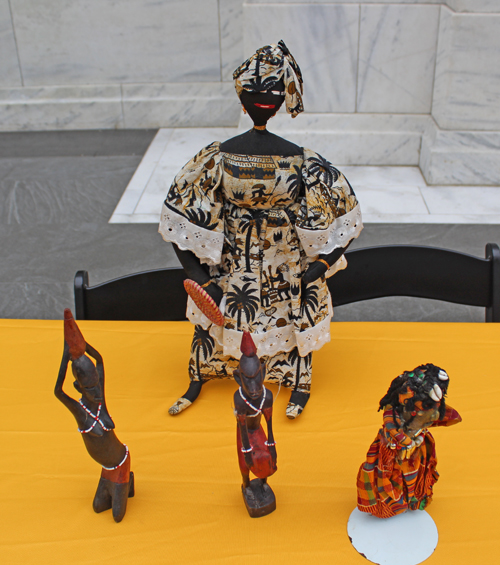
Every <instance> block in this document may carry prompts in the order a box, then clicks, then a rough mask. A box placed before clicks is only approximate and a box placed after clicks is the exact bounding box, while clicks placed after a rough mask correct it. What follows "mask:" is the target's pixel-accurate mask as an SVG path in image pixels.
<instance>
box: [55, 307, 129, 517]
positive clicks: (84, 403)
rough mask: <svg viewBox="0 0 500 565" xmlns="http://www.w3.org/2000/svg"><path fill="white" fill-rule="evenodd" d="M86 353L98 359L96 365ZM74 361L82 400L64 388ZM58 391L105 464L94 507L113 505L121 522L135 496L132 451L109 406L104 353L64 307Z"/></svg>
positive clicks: (92, 453) (99, 509)
mask: <svg viewBox="0 0 500 565" xmlns="http://www.w3.org/2000/svg"><path fill="white" fill-rule="evenodd" d="M86 354H88V355H90V356H91V357H92V358H93V359H95V362H96V364H95V365H94V363H93V362H92V361H91V359H90V358H89V357H88V356H87V355H86ZM70 361H71V369H72V371H73V375H74V377H75V379H76V380H75V382H74V383H73V386H74V387H75V389H76V390H77V391H78V392H79V393H80V394H81V395H82V397H81V398H80V400H78V401H76V400H74V399H73V398H71V397H70V396H68V395H67V394H66V393H65V392H64V391H63V384H64V381H65V379H66V373H67V370H68V363H69V362H70ZM54 394H55V395H56V397H57V398H58V399H59V400H60V401H61V402H62V403H63V404H64V405H65V406H66V408H68V410H69V411H70V412H71V413H72V414H73V416H74V417H75V419H76V422H77V424H78V431H79V432H80V434H81V435H82V438H83V442H84V443H85V447H86V448H87V451H88V453H89V455H90V456H91V457H92V459H94V460H95V461H97V463H99V465H101V466H102V471H101V478H100V480H99V485H98V486H97V492H96V494H95V497H94V503H93V508H94V511H95V512H103V511H104V510H109V509H110V508H112V510H113V518H114V520H115V522H121V520H122V519H123V517H124V516H125V512H126V510H127V500H128V498H129V497H132V496H134V474H133V473H132V472H131V471H130V454H129V451H128V447H127V446H126V445H124V444H123V443H121V441H120V440H119V439H118V438H117V437H116V435H115V432H114V428H115V424H114V423H113V420H112V419H111V416H110V415H109V413H108V409H107V407H106V400H105V398H104V365H103V361H102V357H101V355H100V354H99V352H98V351H96V350H95V349H94V348H93V347H92V346H91V345H90V344H88V343H87V342H86V341H85V339H84V338H83V335H82V334H81V332H80V329H79V328H78V326H77V325H76V322H75V320H74V319H73V315H72V313H71V311H70V310H69V308H66V309H65V310H64V352H63V358H62V361H61V366H60V368H59V375H58V377H57V382H56V386H55V390H54Z"/></svg>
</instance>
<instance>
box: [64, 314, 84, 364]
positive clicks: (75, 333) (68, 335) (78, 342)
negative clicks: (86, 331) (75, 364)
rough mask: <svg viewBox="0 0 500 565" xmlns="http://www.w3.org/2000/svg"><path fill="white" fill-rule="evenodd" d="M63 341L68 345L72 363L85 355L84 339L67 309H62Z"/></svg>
mask: <svg viewBox="0 0 500 565" xmlns="http://www.w3.org/2000/svg"><path fill="white" fill-rule="evenodd" d="M64 341H65V342H66V343H67V344H68V345H69V354H70V355H71V360H72V361H74V360H75V359H78V358H79V357H81V356H82V355H83V354H84V353H85V347H86V345H85V339H84V338H83V335H82V332H81V331H80V328H79V327H78V326H77V325H76V322H75V319H74V318H73V314H72V313H71V310H70V309H69V308H65V309H64Z"/></svg>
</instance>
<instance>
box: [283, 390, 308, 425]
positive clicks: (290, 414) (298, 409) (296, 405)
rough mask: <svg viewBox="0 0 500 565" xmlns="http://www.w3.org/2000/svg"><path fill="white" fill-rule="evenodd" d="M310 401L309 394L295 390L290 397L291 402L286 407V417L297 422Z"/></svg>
mask: <svg viewBox="0 0 500 565" xmlns="http://www.w3.org/2000/svg"><path fill="white" fill-rule="evenodd" d="M308 400H309V393H308V392H300V391H298V390H294V391H293V392H292V394H291V396H290V402H289V403H288V406H287V407H286V417H287V418H288V419H290V420H295V418H297V417H298V416H300V414H301V413H302V411H303V410H304V408H305V406H306V404H307V401H308Z"/></svg>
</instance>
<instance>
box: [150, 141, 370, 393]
mask: <svg viewBox="0 0 500 565" xmlns="http://www.w3.org/2000/svg"><path fill="white" fill-rule="evenodd" d="M219 148H220V143H219V142H214V143H212V144H210V145H209V146H208V147H206V148H204V149H202V150H201V151H200V152H199V153H198V154H197V155H196V156H195V157H194V158H193V159H192V160H191V161H190V162H189V163H187V165H186V166H185V167H184V168H183V169H182V170H181V171H180V173H179V174H178V175H177V176H176V178H175V180H174V182H173V184H172V186H171V187H170V190H169V192H168V195H167V198H166V200H165V203H164V205H163V210H162V215H161V222H160V227H159V231H160V233H161V234H162V236H163V238H164V239H165V240H166V241H172V242H174V243H175V244H176V245H177V246H178V247H179V248H180V249H182V250H189V251H192V252H193V253H195V254H196V255H197V257H199V259H200V260H201V262H202V263H206V264H208V265H209V269H210V275H211V277H212V279H213V280H214V282H216V283H217V284H218V285H219V286H220V287H221V288H222V290H223V292H224V297H223V299H222V302H221V304H220V309H221V311H222V313H223V314H224V317H225V323H224V326H223V327H219V326H215V325H212V324H211V323H210V321H209V320H208V319H207V318H206V317H205V316H204V315H203V314H202V313H201V312H200V311H199V310H198V308H197V307H196V306H195V304H194V303H193V302H192V300H191V299H189V301H188V311H187V316H188V319H189V320H190V321H191V322H192V323H194V324H195V332H194V339H193V343H192V348H191V358H190V364H189V372H190V378H191V379H193V380H202V381H206V380H208V379H212V378H224V377H231V375H232V372H233V370H234V369H235V368H236V367H237V363H238V359H239V357H240V355H241V353H240V343H241V337H242V332H243V330H248V331H249V332H250V333H251V334H252V338H253V341H254V343H255V345H256V346H257V352H258V355H259V357H261V359H263V361H264V362H266V366H267V375H266V380H269V381H274V382H281V383H282V384H283V385H284V386H288V387H294V388H295V389H296V390H301V391H303V392H308V391H309V389H310V380H311V352H312V351H313V350H317V349H319V348H320V347H321V346H322V345H323V344H324V343H326V342H328V341H329V340H330V320H331V317H332V315H333V311H332V306H331V301H330V295H329V291H328V287H327V285H326V280H325V278H324V277H323V278H322V279H321V280H316V281H314V282H313V283H311V284H310V285H308V287H307V288H306V292H305V293H302V292H301V284H300V283H301V276H302V274H303V273H304V272H305V270H306V269H307V266H308V265H309V263H310V262H312V261H314V260H315V259H316V258H317V256H318V254H320V253H330V252H332V251H333V250H334V249H335V248H337V247H344V246H345V245H347V244H348V243H349V241H350V240H351V239H353V238H354V237H357V236H358V234H359V233H360V231H361V229H362V222H361V213H360V210H359V205H358V202H357V200H356V196H355V195H354V192H353V191H352V188H351V186H350V185H349V183H348V182H347V180H346V179H345V178H344V176H343V175H342V174H341V173H340V172H339V171H338V170H337V169H335V168H334V167H333V166H332V165H331V164H330V163H329V162H328V161H326V160H325V159H323V158H322V157H321V156H320V155H318V154H316V153H314V152H313V151H309V150H307V149H304V153H303V155H298V156H291V157H281V156H248V155H235V154H230V153H224V152H221V151H220V149H219ZM345 266H346V262H345V259H344V257H342V258H341V259H340V260H339V261H337V263H336V264H335V265H333V266H332V267H331V268H330V270H329V271H328V272H327V273H326V276H331V275H332V274H333V273H335V272H336V271H337V270H339V269H343V268H345Z"/></svg>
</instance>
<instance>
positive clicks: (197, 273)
mask: <svg viewBox="0 0 500 565" xmlns="http://www.w3.org/2000/svg"><path fill="white" fill-rule="evenodd" d="M172 246H173V248H174V251H175V254H176V255H177V259H179V261H180V263H181V265H182V268H183V269H184V271H185V273H186V275H187V276H188V278H190V279H192V280H194V281H195V282H197V283H198V284H199V285H200V286H203V285H204V284H206V283H208V282H209V281H210V275H209V274H208V270H207V268H206V267H205V266H204V265H202V264H201V261H200V260H199V259H198V257H196V255H195V254H194V253H193V252H192V251H183V250H182V249H179V248H178V247H177V245H175V243H172ZM203 288H204V290H205V292H206V293H207V294H208V295H210V297H211V298H213V300H214V302H215V303H216V304H217V306H218V305H219V304H220V301H221V300H222V295H223V292H222V289H221V287H220V286H219V285H218V284H216V283H215V282H212V283H210V284H209V285H208V286H206V287H203Z"/></svg>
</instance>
